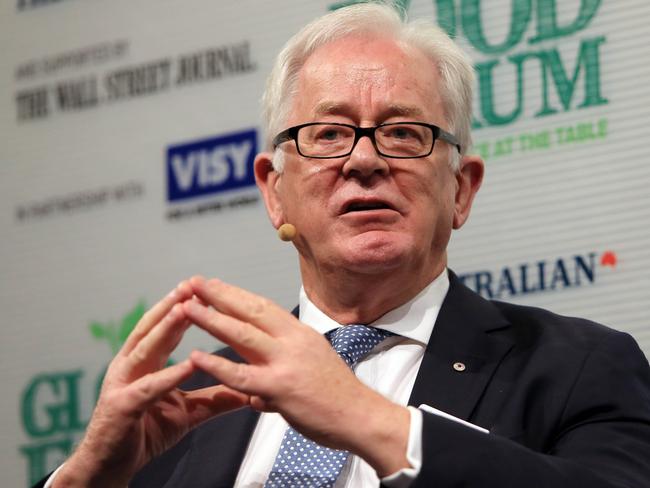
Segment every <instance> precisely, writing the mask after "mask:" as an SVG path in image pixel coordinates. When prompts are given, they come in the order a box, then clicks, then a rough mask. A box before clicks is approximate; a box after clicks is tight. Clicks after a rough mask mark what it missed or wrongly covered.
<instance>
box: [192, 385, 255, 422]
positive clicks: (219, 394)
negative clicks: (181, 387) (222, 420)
mask: <svg viewBox="0 0 650 488" xmlns="http://www.w3.org/2000/svg"><path fill="white" fill-rule="evenodd" d="M184 397H185V401H186V403H187V410H188V414H189V418H190V429H193V428H194V427H196V426H197V425H199V424H201V423H203V422H205V421H206V420H208V419H210V418H212V417H214V416H216V415H219V414H222V413H225V412H229V411H231V410H236V409H238V408H242V407H245V406H246V405H248V403H249V399H250V397H249V396H248V395H246V394H244V393H240V392H238V391H236V390H233V389H232V388H229V387H227V386H226V385H217V386H210V387H208V388H202V389H200V390H194V391H188V392H185V393H184Z"/></svg>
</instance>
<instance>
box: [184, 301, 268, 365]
mask: <svg viewBox="0 0 650 488" xmlns="http://www.w3.org/2000/svg"><path fill="white" fill-rule="evenodd" d="M183 310H184V313H185V314H186V315H187V317H188V318H189V320H191V321H192V322H193V323H195V324H196V325H198V326H199V327H201V328H202V329H203V330H205V331H206V332H208V333H209V334H210V335H212V336H214V337H216V338H217V339H219V340H220V341H222V342H225V343H226V344H228V345H229V346H230V347H232V348H233V349H234V350H235V351H237V353H238V354H239V355H240V356H241V357H243V358H244V359H245V360H246V361H249V362H252V363H257V362H260V361H266V360H268V359H269V358H270V357H271V356H272V355H273V352H274V350H275V348H274V345H273V339H272V338H271V337H270V336H269V335H268V334H266V333H265V332H263V331H261V330H259V329H258V328H256V327H253V326H252V325H251V324H249V323H246V322H242V321H241V320H237V319H236V318H232V317H229V316H228V315H224V314H222V313H220V312H217V311H215V310H213V309H209V308H207V307H206V306H205V305H202V304H200V303H198V302H197V301H194V300H188V301H187V302H185V303H184V304H183Z"/></svg>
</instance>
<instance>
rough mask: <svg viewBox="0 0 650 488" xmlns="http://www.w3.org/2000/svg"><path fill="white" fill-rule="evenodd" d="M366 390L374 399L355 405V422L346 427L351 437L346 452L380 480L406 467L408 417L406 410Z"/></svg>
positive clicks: (409, 416)
mask: <svg viewBox="0 0 650 488" xmlns="http://www.w3.org/2000/svg"><path fill="white" fill-rule="evenodd" d="M370 391H371V393H372V396H373V397H374V398H368V400H369V401H368V402H359V403H358V406H359V407H360V408H356V409H355V415H354V416H351V417H354V419H355V420H354V421H353V422H352V423H351V424H349V425H351V427H350V428H351V429H353V430H354V432H355V435H354V437H353V445H352V446H351V447H350V448H348V450H349V451H351V452H353V453H354V454H356V455H357V456H359V457H361V458H363V459H364V460H365V461H366V462H367V463H368V464H369V465H370V466H372V467H373V468H374V469H375V471H376V472H377V476H378V477H379V478H383V477H385V476H389V475H391V474H393V473H396V472H397V471H399V470H401V469H404V468H408V467H410V464H409V462H408V459H407V457H406V453H407V447H408V439H409V432H410V424H411V414H410V412H409V410H408V408H407V407H404V406H401V405H398V404H396V403H393V402H391V401H390V400H388V399H386V398H385V397H383V396H382V395H380V394H379V393H376V392H374V391H372V390H370ZM362 405H366V407H363V406H362ZM346 416H347V415H346ZM350 420H352V418H350Z"/></svg>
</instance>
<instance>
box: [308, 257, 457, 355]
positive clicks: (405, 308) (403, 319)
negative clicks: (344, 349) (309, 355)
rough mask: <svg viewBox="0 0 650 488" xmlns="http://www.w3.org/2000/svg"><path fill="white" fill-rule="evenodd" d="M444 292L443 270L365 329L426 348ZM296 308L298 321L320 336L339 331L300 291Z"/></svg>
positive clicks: (334, 322) (447, 288)
mask: <svg viewBox="0 0 650 488" xmlns="http://www.w3.org/2000/svg"><path fill="white" fill-rule="evenodd" d="M448 290H449V276H448V274H447V270H446V269H445V270H444V271H443V272H442V273H440V275H438V277H437V278H436V279H435V280H433V281H432V282H431V283H429V284H428V285H427V286H426V287H425V288H424V289H423V290H422V291H420V293H418V294H417V295H416V296H415V297H413V298H412V299H410V300H409V301H408V302H406V303H404V304H402V305H400V306H399V307H397V308H394V309H393V310H390V311H389V312H387V313H385V314H384V315H382V316H381V317H379V318H378V319H377V320H375V321H374V322H372V323H371V324H368V325H372V326H373V327H377V328H379V329H384V330H388V331H390V332H393V333H395V334H398V335H400V336H402V337H408V338H409V339H413V340H415V341H417V342H420V343H422V344H427V343H428V342H429V337H430V336H431V332H432V331H433V326H434V324H435V322H436V319H437V317H438V312H440V307H441V306H442V302H443V300H444V299H445V296H446V295H447V291H448ZM299 304H300V315H299V319H300V321H301V322H303V323H305V324H307V325H309V326H310V327H312V328H313V329H315V330H316V331H318V332H320V333H321V334H325V333H326V332H329V331H330V330H334V329H336V328H338V327H341V324H339V323H338V322H336V321H334V320H332V319H331V318H330V317H328V316H327V315H325V313H324V312H322V311H321V310H320V309H319V308H318V307H317V306H316V305H314V304H313V303H312V301H311V300H310V299H309V298H308V297H307V293H305V289H304V287H301V288H300V299H299Z"/></svg>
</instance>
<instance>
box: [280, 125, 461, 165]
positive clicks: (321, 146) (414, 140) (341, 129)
mask: <svg viewBox="0 0 650 488" xmlns="http://www.w3.org/2000/svg"><path fill="white" fill-rule="evenodd" d="M362 137H369V138H370V140H371V141H372V143H373V145H374V146H375V150H376V151H377V153H378V154H379V155H380V156H384V157H387V158H400V159H410V158H423V157H425V156H428V155H429V154H431V151H433V144H434V143H435V142H436V139H440V140H442V141H445V142H447V143H449V144H452V145H454V146H456V148H457V149H458V152H460V142H459V141H458V139H457V138H456V136H454V135H453V134H450V133H449V132H446V131H444V130H442V129H441V128H440V127H438V126H437V125H432V124H425V123H424V122H394V123H390V124H381V125H378V126H375V127H356V126H354V125H350V124H339V123H335V122H310V123H308V124H301V125H296V126H295V127H289V128H288V129H286V130H283V131H282V132H280V133H279V134H278V135H277V136H275V138H274V139H273V146H274V147H277V146H279V145H280V144H282V143H283V142H287V141H291V140H293V141H295V143H296V149H297V150H298V154H300V155H301V156H304V157H306V158H316V159H331V158H342V157H345V156H349V155H350V154H351V153H352V151H353V150H354V147H355V146H356V145H357V142H359V139H361V138H362Z"/></svg>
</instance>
